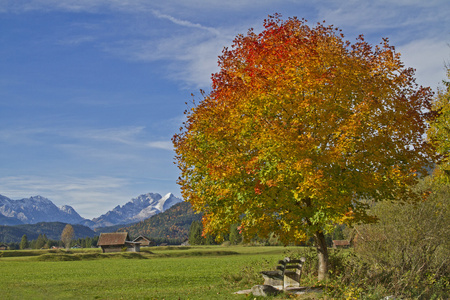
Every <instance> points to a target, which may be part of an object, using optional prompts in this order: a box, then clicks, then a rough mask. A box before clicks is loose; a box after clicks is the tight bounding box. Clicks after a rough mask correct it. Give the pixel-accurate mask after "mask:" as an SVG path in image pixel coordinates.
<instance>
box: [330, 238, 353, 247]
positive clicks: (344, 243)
mask: <svg viewBox="0 0 450 300" xmlns="http://www.w3.org/2000/svg"><path fill="white" fill-rule="evenodd" d="M348 247H350V241H347V240H333V248H348Z"/></svg>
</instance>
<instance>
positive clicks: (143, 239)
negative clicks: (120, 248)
mask: <svg viewBox="0 0 450 300" xmlns="http://www.w3.org/2000/svg"><path fill="white" fill-rule="evenodd" d="M133 242H135V243H140V244H141V246H146V247H149V246H155V245H156V243H155V241H153V240H151V239H150V238H148V237H146V236H144V235H140V236H138V237H137V238H135V239H134V240H133Z"/></svg>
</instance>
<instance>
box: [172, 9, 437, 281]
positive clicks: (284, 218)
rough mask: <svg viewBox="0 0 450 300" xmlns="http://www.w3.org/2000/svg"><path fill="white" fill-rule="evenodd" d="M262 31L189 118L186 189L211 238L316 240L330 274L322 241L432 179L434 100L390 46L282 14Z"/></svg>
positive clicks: (249, 38) (229, 61)
mask: <svg viewBox="0 0 450 300" xmlns="http://www.w3.org/2000/svg"><path fill="white" fill-rule="evenodd" d="M264 28H265V29H264V30H263V31H262V32H261V33H259V34H257V33H255V32H254V31H253V30H249V32H248V33H247V34H246V35H238V36H237V37H236V38H235V40H234V42H233V45H232V47H231V49H228V48H226V49H224V51H223V53H222V55H221V56H220V57H219V67H220V71H219V72H217V73H215V74H213V75H212V90H211V92H209V93H208V94H206V93H203V98H202V99H201V101H200V102H199V103H198V104H195V105H194V106H193V107H192V108H191V109H190V110H188V111H187V112H186V114H187V121H186V122H185V123H184V126H183V127H182V128H181V132H180V133H179V134H176V135H175V136H174V138H173V142H174V145H175V149H176V153H177V156H176V159H177V162H178V166H179V168H180V170H181V177H180V179H179V184H180V185H181V187H182V194H183V197H184V199H186V201H189V202H190V203H191V204H192V205H193V207H194V209H196V210H199V211H202V212H203V213H204V215H203V223H204V233H214V234H220V233H221V232H226V231H228V230H229V228H230V225H232V224H235V223H239V224H240V227H239V228H240V231H241V232H242V233H243V235H244V237H247V238H251V237H252V236H254V235H260V236H268V235H269V234H270V233H272V232H274V233H275V234H277V235H278V236H279V237H280V239H281V240H282V241H284V242H285V243H289V242H295V241H302V240H305V239H307V238H309V237H314V238H315V241H316V245H317V247H318V250H319V259H321V255H322V259H325V260H323V261H322V267H324V268H325V269H323V270H322V272H320V270H319V278H320V277H322V278H323V276H325V274H324V273H326V266H323V265H324V264H325V265H326V259H327V253H326V245H325V242H324V237H323V233H324V232H326V231H327V230H329V229H331V227H332V226H333V225H335V224H352V223H355V222H370V221H372V220H373V218H371V217H370V216H368V215H367V213H366V208H367V204H366V201H365V200H366V199H368V198H370V199H374V200H386V199H391V200H395V199H401V198H404V197H408V196H411V192H410V190H409V188H408V187H409V185H410V184H412V183H414V182H415V181H416V177H417V176H416V175H417V174H424V173H426V167H428V166H429V162H430V152H431V151H430V149H431V148H430V146H429V145H428V144H427V142H426V140H425V139H424V134H425V132H426V129H427V124H426V121H427V120H428V119H429V114H427V112H428V111H429V110H430V108H431V107H430V100H431V98H432V92H431V90H430V89H429V88H422V87H418V86H417V85H416V84H415V79H414V71H413V69H411V68H406V67H404V65H403V63H402V62H401V60H400V54H399V53H397V52H396V51H395V49H394V47H392V46H390V45H389V41H388V40H387V39H384V40H383V41H382V43H381V44H380V45H377V46H375V47H374V46H372V45H370V44H368V43H367V42H365V40H364V38H363V37H362V36H360V37H359V38H358V39H357V40H356V42H355V43H351V42H349V41H345V40H344V36H343V34H342V33H341V31H340V30H339V29H338V28H335V27H334V26H328V25H326V24H325V23H320V24H317V25H316V26H315V27H310V26H309V25H308V24H307V22H306V21H305V20H300V19H297V18H289V19H288V20H282V19H281V17H280V16H279V15H275V16H273V17H270V18H268V19H267V20H265V21H264ZM319 263H320V262H319Z"/></svg>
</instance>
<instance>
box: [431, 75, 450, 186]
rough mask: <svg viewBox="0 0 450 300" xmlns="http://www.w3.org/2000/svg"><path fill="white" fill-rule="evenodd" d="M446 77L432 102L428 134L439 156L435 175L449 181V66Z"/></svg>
mask: <svg viewBox="0 0 450 300" xmlns="http://www.w3.org/2000/svg"><path fill="white" fill-rule="evenodd" d="M447 78H448V79H449V81H444V82H443V83H444V89H440V90H439V91H438V94H437V97H436V99H435V101H434V102H433V111H434V112H436V113H437V117H436V118H435V119H434V120H433V122H432V123H431V125H430V129H429V131H428V135H429V138H430V140H431V141H432V142H433V144H434V145H435V147H436V151H437V153H438V154H439V155H440V156H441V160H440V162H439V166H438V168H437V171H436V176H435V177H436V179H437V180H440V181H442V180H443V181H444V182H446V183H450V67H447Z"/></svg>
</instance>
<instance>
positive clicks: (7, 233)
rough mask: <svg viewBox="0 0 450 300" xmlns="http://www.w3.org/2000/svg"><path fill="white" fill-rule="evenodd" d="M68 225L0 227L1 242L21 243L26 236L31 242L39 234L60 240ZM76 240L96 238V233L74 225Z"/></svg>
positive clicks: (41, 224) (44, 224) (50, 223)
mask: <svg viewBox="0 0 450 300" xmlns="http://www.w3.org/2000/svg"><path fill="white" fill-rule="evenodd" d="M65 226H66V223H61V222H41V223H37V224H21V225H15V226H0V242H3V243H19V242H20V240H21V239H22V236H23V235H24V234H25V235H26V236H27V238H28V239H29V240H34V239H37V238H38V236H39V234H45V235H46V236H47V238H48V239H51V240H59V239H60V237H61V233H62V231H63V229H64V227H65ZM72 227H73V229H74V233H75V237H74V238H75V239H79V238H85V237H94V236H95V235H96V233H95V232H94V231H93V230H92V229H90V228H89V227H86V226H83V225H72Z"/></svg>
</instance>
